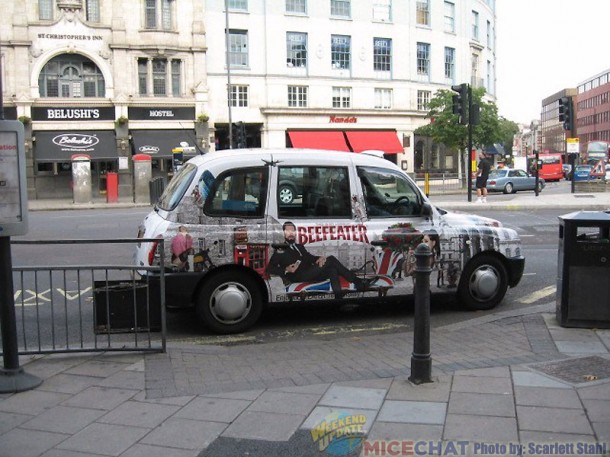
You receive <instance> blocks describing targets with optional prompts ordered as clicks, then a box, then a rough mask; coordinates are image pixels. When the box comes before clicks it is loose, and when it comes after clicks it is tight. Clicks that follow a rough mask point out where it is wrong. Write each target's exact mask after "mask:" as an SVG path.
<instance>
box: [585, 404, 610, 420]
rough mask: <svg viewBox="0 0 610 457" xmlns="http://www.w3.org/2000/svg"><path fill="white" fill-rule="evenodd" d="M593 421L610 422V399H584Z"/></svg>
mask: <svg viewBox="0 0 610 457" xmlns="http://www.w3.org/2000/svg"><path fill="white" fill-rule="evenodd" d="M583 404H584V406H585V410H586V411H587V416H589V419H590V420H591V422H610V400H583Z"/></svg>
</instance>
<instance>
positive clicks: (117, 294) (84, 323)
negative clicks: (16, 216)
mask: <svg viewBox="0 0 610 457" xmlns="http://www.w3.org/2000/svg"><path fill="white" fill-rule="evenodd" d="M141 242H144V243H145V242H157V243H159V244H160V245H161V249H160V251H159V252H160V253H161V256H163V252H164V250H163V249H162V244H163V240H162V239H154V240H153V239H135V240H134V239H125V240H54V241H21V240H18V241H15V240H13V241H12V243H11V244H14V245H30V246H33V250H32V249H30V254H31V253H32V252H35V251H36V250H37V249H38V250H40V251H41V252H43V253H48V248H49V246H53V245H55V246H57V245H69V246H70V247H72V249H79V248H80V249H83V250H87V253H88V254H90V253H91V250H92V247H93V246H98V247H100V246H101V247H102V248H106V245H108V244H119V245H124V244H132V245H135V244H136V243H141ZM43 246H44V247H45V248H43ZM106 249H107V248H106ZM83 257H88V258H91V256H83ZM161 261H163V259H161ZM139 272H140V273H145V272H154V273H155V274H154V275H147V274H143V275H142V276H140V274H139ZM13 289H14V302H15V318H16V327H17V345H18V351H19V354H20V355H27V354H45V353H60V352H96V351H100V352H102V351H151V352H164V351H165V349H166V321H165V278H164V274H163V271H159V268H155V267H143V266H137V265H101V264H100V265H58V264H55V265H31V266H13Z"/></svg>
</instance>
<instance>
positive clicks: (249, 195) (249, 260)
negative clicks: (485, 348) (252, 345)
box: [135, 149, 525, 333]
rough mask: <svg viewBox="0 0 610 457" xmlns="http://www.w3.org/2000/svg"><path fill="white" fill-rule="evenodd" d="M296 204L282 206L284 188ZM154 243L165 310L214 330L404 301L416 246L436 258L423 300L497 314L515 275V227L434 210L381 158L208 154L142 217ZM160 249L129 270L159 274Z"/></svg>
mask: <svg viewBox="0 0 610 457" xmlns="http://www.w3.org/2000/svg"><path fill="white" fill-rule="evenodd" d="M288 182H290V183H291V186H292V187H293V188H292V195H291V197H290V198H286V195H285V189H286V183H288ZM138 237H140V238H163V239H164V243H163V245H164V246H165V252H164V258H165V259H166V265H163V267H164V272H165V284H166V305H167V306H168V307H194V308H195V309H196V311H197V314H198V316H199V317H200V319H201V321H202V322H203V323H204V324H205V325H206V326H207V327H208V328H209V329H210V330H212V331H214V332H217V333H237V332H242V331H245V330H246V329H248V328H249V327H251V326H252V325H253V324H254V323H255V322H256V321H257V320H258V318H259V317H260V315H261V313H262V311H263V307H264V306H265V305H266V304H268V303H284V304H285V305H286V306H289V305H290V303H291V302H294V301H304V300H338V301H342V300H345V299H346V298H347V299H349V300H350V301H354V300H358V299H369V300H370V299H371V298H372V297H391V296H397V295H407V294H412V293H413V286H414V278H413V275H414V270H415V257H414V249H415V247H416V246H417V245H418V244H420V243H422V242H425V243H427V244H428V245H429V246H430V248H431V250H432V252H433V260H432V263H433V272H432V276H431V281H430V282H431V291H432V292H433V293H435V292H441V291H445V292H450V293H455V294H457V298H458V299H459V301H460V302H461V303H462V304H463V305H464V306H465V307H466V308H469V309H475V310H482V309H490V308H493V307H495V306H496V305H498V304H499V303H500V302H501V301H502V299H503V298H504V295H505V293H506V291H507V288H508V287H514V286H516V285H517V284H518V283H519V281H520V279H521V276H522V274H523V269H524V262H525V260H524V257H523V256H522V253H521V244H520V239H519V237H518V235H517V233H516V232H515V231H514V230H511V229H508V228H504V227H502V225H501V224H500V223H499V222H498V221H495V220H493V219H489V218H484V217H480V216H474V215H467V214H461V213H450V212H447V211H444V210H442V209H439V208H436V207H434V205H432V204H431V202H430V201H429V200H428V198H427V197H426V196H425V195H424V194H423V193H422V192H421V190H420V189H419V188H418V187H417V185H416V184H415V183H414V182H413V180H411V179H410V178H409V176H407V175H406V174H405V173H404V172H403V171H401V170H400V169H399V168H398V167H397V166H396V165H394V164H392V163H391V162H389V161H387V160H385V159H383V157H382V156H380V154H377V153H374V152H371V153H367V152H364V153H360V154H354V153H346V152H334V151H318V150H300V149H273V150H272V149H250V150H228V151H216V152H212V153H208V154H205V155H201V156H198V157H195V158H193V159H191V160H189V161H188V162H187V163H186V164H185V165H184V167H183V168H182V169H181V170H180V171H179V173H177V174H176V175H175V176H174V178H173V179H172V180H171V181H170V183H169V185H168V186H167V188H166V189H165V191H164V193H163V195H162V196H161V198H160V199H159V201H158V202H157V204H156V205H155V208H154V210H153V211H152V212H151V213H150V214H149V215H148V216H146V218H145V219H144V221H143V222H142V224H141V226H140V230H139V233H138ZM160 245H161V244H160V243H150V242H142V243H140V244H139V245H138V248H137V251H136V255H135V257H136V264H137V265H141V266H159V267H160V268H161V265H159V263H160V261H159V259H160V255H159V246H160Z"/></svg>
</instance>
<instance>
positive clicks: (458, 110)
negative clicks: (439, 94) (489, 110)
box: [451, 83, 468, 125]
mask: <svg viewBox="0 0 610 457" xmlns="http://www.w3.org/2000/svg"><path fill="white" fill-rule="evenodd" d="M451 90H452V91H454V92H457V95H454V96H453V97H452V98H451V100H452V102H453V114H457V115H458V116H459V123H460V124H464V125H466V124H468V84H466V83H463V84H460V85H459V86H451Z"/></svg>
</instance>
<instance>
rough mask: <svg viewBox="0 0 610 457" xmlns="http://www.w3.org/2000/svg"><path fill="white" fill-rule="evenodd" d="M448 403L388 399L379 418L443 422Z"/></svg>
mask: <svg viewBox="0 0 610 457" xmlns="http://www.w3.org/2000/svg"><path fill="white" fill-rule="evenodd" d="M446 412H447V404H446V403H441V402H431V401H403V400H386V401H385V402H384V403H383V406H382V407H381V410H380V411H379V415H378V416H377V419H378V420H380V421H383V422H403V423H413V424H443V423H444V422H445V414H446Z"/></svg>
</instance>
